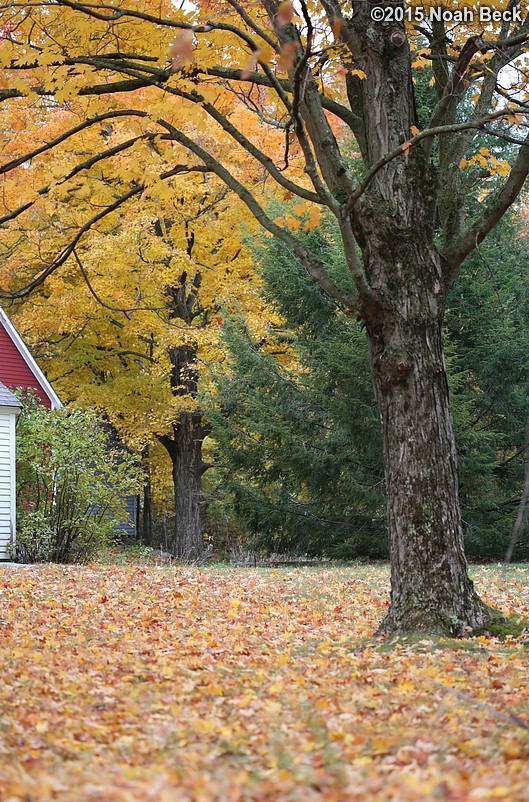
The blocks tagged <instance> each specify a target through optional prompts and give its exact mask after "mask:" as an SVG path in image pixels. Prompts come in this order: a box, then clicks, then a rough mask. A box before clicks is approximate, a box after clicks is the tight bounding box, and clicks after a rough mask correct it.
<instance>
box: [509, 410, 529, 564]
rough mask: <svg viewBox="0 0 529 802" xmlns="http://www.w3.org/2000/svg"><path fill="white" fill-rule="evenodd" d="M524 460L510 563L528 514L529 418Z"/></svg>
mask: <svg viewBox="0 0 529 802" xmlns="http://www.w3.org/2000/svg"><path fill="white" fill-rule="evenodd" d="M523 461H524V474H525V475H524V484H523V490H522V496H521V498H520V503H519V505H518V513H517V515H516V521H515V522H514V526H513V529H512V535H511V540H510V543H509V548H508V549H507V554H506V555H505V562H506V563H510V562H511V560H512V555H513V554H514V549H515V548H516V544H517V543H518V541H519V540H520V535H521V534H522V532H523V528H524V526H525V519H526V516H527V502H528V501H529V420H528V421H527V424H526V426H525V438H524V450H523Z"/></svg>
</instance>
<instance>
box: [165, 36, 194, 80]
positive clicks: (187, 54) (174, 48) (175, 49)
mask: <svg viewBox="0 0 529 802" xmlns="http://www.w3.org/2000/svg"><path fill="white" fill-rule="evenodd" d="M169 55H170V56H171V64H172V67H173V72H176V71H177V70H180V69H182V67H183V66H184V65H185V64H186V63H187V62H189V61H192V60H193V32H192V31H181V33H179V34H178V35H177V36H175V38H174V39H173V41H172V42H171V47H170V48H169Z"/></svg>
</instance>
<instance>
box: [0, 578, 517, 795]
mask: <svg viewBox="0 0 529 802" xmlns="http://www.w3.org/2000/svg"><path fill="white" fill-rule="evenodd" d="M476 578H477V581H478V587H479V590H480V592H481V593H482V594H484V595H485V597H486V598H487V599H488V600H489V602H491V603H493V604H495V605H497V606H500V607H501V608H502V609H503V610H504V611H506V612H516V613H521V614H523V615H526V616H529V583H528V580H529V567H518V568H511V569H510V570H509V572H508V573H507V574H504V573H502V571H501V569H500V568H480V569H478V570H477V571H476ZM387 586H388V572H387V569H386V568H381V567H380V568H379V567H377V568H374V567H371V566H369V567H366V566H354V567H348V568H340V569H336V568H325V569H319V568H318V569H314V568H311V569H229V568H222V569H217V568H213V569H200V568H198V569H185V568H177V569H174V568H155V567H147V568H142V567H134V566H122V567H90V568H82V567H59V566H49V567H48V566H46V567H42V566H38V567H15V566H4V567H1V568H0V637H1V651H0V669H1V674H0V707H1V710H0V713H1V716H0V800H1V801H2V802H8V800H9V802H18V801H19V800H20V802H32V801H33V800H35V801H36V800H39V802H40V800H49V799H53V800H59V801H60V802H66V800H71V801H72V802H73V801H74V800H75V802H84V800H98V801H99V800H101V802H103V801H104V802H113V801H114V800H115V801H116V802H117V801H118V800H119V802H122V801H123V802H125V801H126V800H138V801H141V802H149V801H150V800H152V802H184V800H185V801H186V802H187V801H188V800H189V802H191V800H193V802H195V800H196V801H197V802H198V801H199V800H200V801H201V802H202V800H203V802H211V801H212V800H219V802H220V800H222V802H238V801H239V800H270V802H272V801H273V802H282V800H299V801H300V802H312V800H314V801H316V800H318V801H319V800H322V801H323V800H336V801H337V802H348V800H370V801H372V802H386V801H387V800H395V802H397V800H399V801H401V800H402V801H405V802H408V800H421V802H422V801H423V800H469V802H470V801H472V802H481V800H488V799H494V800H496V799H505V800H509V802H513V801H514V800H529V731H527V730H524V729H523V728H522V727H520V726H517V724H516V723H515V720H514V718H513V715H516V716H519V717H520V718H521V719H523V720H525V721H526V722H529V681H528V659H527V658H528V639H527V638H526V639H525V641H524V636H523V635H522V636H521V637H520V638H519V639H517V640H515V639H511V640H508V641H507V642H505V643H500V642H499V641H496V640H489V639H486V638H478V639H475V640H469V641H463V642H461V643H459V644H455V643H445V644H443V643H439V642H437V641H436V642H435V643H434V642H432V641H430V640H428V639H426V638H425V639H423V640H422V641H419V642H415V643H408V644H406V643H401V644H400V645H398V646H396V647H394V648H392V649H388V648H387V645H386V644H384V643H381V642H379V641H377V640H367V637H368V636H369V635H371V634H372V633H373V631H374V630H375V628H376V624H377V621H378V620H379V619H380V618H381V617H382V615H383V614H384V610H385V606H386V603H387V602H386V599H387Z"/></svg>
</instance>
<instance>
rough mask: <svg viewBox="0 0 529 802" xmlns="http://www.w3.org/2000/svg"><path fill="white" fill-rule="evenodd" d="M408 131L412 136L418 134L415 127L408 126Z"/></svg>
mask: <svg viewBox="0 0 529 802" xmlns="http://www.w3.org/2000/svg"><path fill="white" fill-rule="evenodd" d="M410 131H411V135H412V136H417V134H418V133H420V132H419V129H418V128H417V126H416V125H412V126H410Z"/></svg>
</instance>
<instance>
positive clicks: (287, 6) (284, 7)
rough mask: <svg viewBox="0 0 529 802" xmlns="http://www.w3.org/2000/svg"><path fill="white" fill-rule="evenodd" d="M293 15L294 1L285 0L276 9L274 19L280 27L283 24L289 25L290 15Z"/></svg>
mask: <svg viewBox="0 0 529 802" xmlns="http://www.w3.org/2000/svg"><path fill="white" fill-rule="evenodd" d="M293 16H294V3H292V2H290V0H287V2H285V3H281V5H280V6H279V8H278V9H277V17H276V21H277V24H278V25H279V27H280V28H282V27H283V26H285V25H289V24H290V23H291V22H292V17H293Z"/></svg>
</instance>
